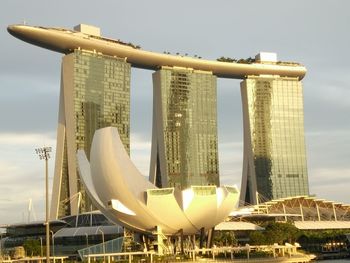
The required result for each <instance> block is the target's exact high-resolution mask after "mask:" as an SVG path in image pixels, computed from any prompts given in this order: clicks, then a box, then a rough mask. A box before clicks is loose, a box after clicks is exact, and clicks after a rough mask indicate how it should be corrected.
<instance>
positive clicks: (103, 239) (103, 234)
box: [98, 228, 106, 262]
mask: <svg viewBox="0 0 350 263" xmlns="http://www.w3.org/2000/svg"><path fill="white" fill-rule="evenodd" d="M98 231H99V232H101V234H102V249H103V262H106V256H105V254H106V247H105V233H104V232H103V231H102V230H101V229H100V228H98Z"/></svg>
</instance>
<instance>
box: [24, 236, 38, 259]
mask: <svg viewBox="0 0 350 263" xmlns="http://www.w3.org/2000/svg"><path fill="white" fill-rule="evenodd" d="M23 247H24V250H25V251H26V255H27V256H31V257H32V256H39V255H40V241H39V240H38V239H27V240H26V241H24V243H23Z"/></svg>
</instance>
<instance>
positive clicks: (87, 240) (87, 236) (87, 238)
mask: <svg viewBox="0 0 350 263" xmlns="http://www.w3.org/2000/svg"><path fill="white" fill-rule="evenodd" d="M85 237H86V247H89V235H88V234H87V233H85Z"/></svg>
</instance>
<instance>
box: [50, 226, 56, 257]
mask: <svg viewBox="0 0 350 263" xmlns="http://www.w3.org/2000/svg"><path fill="white" fill-rule="evenodd" d="M50 233H51V238H52V256H53V263H55V236H54V232H53V231H52V230H50Z"/></svg>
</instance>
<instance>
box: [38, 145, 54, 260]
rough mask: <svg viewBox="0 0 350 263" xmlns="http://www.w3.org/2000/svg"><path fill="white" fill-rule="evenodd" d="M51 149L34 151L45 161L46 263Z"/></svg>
mask: <svg viewBox="0 0 350 263" xmlns="http://www.w3.org/2000/svg"><path fill="white" fill-rule="evenodd" d="M51 150H52V149H51V147H42V148H37V149H35V152H36V154H38V155H39V158H40V160H45V193H46V198H45V213H46V220H45V226H46V263H50V225H49V171H48V169H49V168H48V166H49V165H48V161H49V159H50V152H51Z"/></svg>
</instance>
